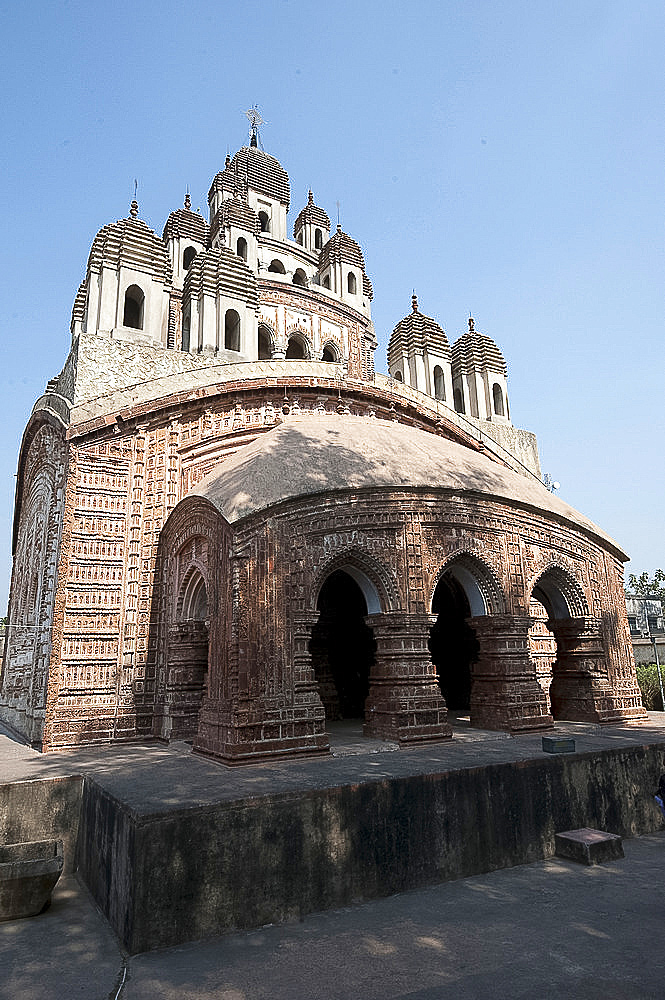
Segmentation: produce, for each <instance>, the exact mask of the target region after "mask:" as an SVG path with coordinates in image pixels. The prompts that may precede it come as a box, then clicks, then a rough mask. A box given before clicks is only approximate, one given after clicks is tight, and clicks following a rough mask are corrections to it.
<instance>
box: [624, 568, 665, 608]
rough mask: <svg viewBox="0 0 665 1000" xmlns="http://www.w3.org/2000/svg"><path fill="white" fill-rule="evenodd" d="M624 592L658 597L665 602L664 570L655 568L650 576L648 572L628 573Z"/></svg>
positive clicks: (638, 595)
mask: <svg viewBox="0 0 665 1000" xmlns="http://www.w3.org/2000/svg"><path fill="white" fill-rule="evenodd" d="M626 593H627V594H634V595H635V597H659V598H660V600H661V603H663V604H665V572H663V570H662V569H657V570H656V572H655V573H654V575H653V576H652V577H650V576H649V574H648V573H640V575H639V576H635V574H634V573H629V575H628V586H627V587H626Z"/></svg>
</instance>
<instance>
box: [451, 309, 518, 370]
mask: <svg viewBox="0 0 665 1000" xmlns="http://www.w3.org/2000/svg"><path fill="white" fill-rule="evenodd" d="M452 364H453V375H457V374H458V373H459V374H461V373H466V372H471V371H482V370H483V369H486V370H488V371H492V372H500V373H501V375H507V374H508V372H507V369H506V361H505V358H504V356H503V354H502V353H501V351H500V350H499V348H498V347H497V346H496V344H495V343H494V341H493V340H492V338H491V337H486V336H485V334H484V333H478V331H477V330H476V329H474V325H473V319H470V320H469V331H468V333H464V334H462V336H461V337H460V338H459V339H458V340H456V341H455V343H454V344H453V347H452Z"/></svg>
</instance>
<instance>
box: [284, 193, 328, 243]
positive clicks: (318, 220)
mask: <svg viewBox="0 0 665 1000" xmlns="http://www.w3.org/2000/svg"><path fill="white" fill-rule="evenodd" d="M307 222H309V223H311V225H313V226H321V228H322V229H327V230H328V232H330V219H329V218H328V215H327V214H326V212H324V211H323V209H322V208H319V206H318V205H315V204H314V195H313V194H312V192H311V191H310V192H309V194H308V196H307V204H306V205H305V207H304V208H302V209H301V210H300V212H299V213H298V218H297V219H296V221H295V222H294V223H293V235H294V237H295V235H296V233H297V232H299V231H300V230H301V229H302V227H303V226H304V225H305V223H307Z"/></svg>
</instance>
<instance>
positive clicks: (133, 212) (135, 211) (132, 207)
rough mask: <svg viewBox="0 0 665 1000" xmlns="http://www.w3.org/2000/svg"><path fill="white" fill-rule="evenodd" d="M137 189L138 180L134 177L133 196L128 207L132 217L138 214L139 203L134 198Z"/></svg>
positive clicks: (136, 216) (134, 217)
mask: <svg viewBox="0 0 665 1000" xmlns="http://www.w3.org/2000/svg"><path fill="white" fill-rule="evenodd" d="M138 189H139V182H138V181H137V179H136V177H135V178H134V198H133V200H132V203H131V205H130V207H129V214H130V215H131V217H132V219H136V218H138V214H139V203H138V201H137V200H136V195H137V192H138Z"/></svg>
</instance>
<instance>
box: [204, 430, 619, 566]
mask: <svg viewBox="0 0 665 1000" xmlns="http://www.w3.org/2000/svg"><path fill="white" fill-rule="evenodd" d="M381 487H384V488H399V489H412V490H417V491H422V490H426V491H432V490H446V491H449V492H452V493H454V494H456V495H459V494H460V493H473V494H475V495H481V496H484V497H487V498H488V499H489V498H491V499H498V500H500V501H504V502H506V503H507V504H517V505H519V506H522V507H529V508H531V509H535V510H536V511H538V512H539V513H542V514H544V515H546V516H553V517H556V518H559V519H563V520H564V521H567V522H570V523H571V524H572V525H574V526H575V527H577V528H582V529H583V530H584V531H587V532H589V533H591V534H593V535H594V536H595V537H596V538H597V539H600V540H601V542H603V543H604V544H605V545H611V546H612V548H613V549H614V550H615V551H616V552H620V551H621V550H620V549H619V548H618V546H617V544H616V542H614V541H613V540H612V539H611V538H610V537H609V536H608V535H606V534H605V533H604V532H603V531H601V529H600V528H598V527H597V526H596V525H595V524H593V522H592V521H590V520H588V518H586V517H584V515H583V514H580V513H578V511H576V510H575V509H574V508H573V507H570V506H569V505H568V504H566V503H564V502H563V501H562V500H560V499H559V498H558V497H556V496H554V495H553V494H552V493H550V492H549V491H548V490H547V489H546V488H545V487H544V486H543V485H542V483H540V482H539V481H538V480H537V479H535V477H534V478H532V477H530V476H523V475H521V474H520V473H518V472H513V471H512V470H511V469H508V468H506V467H505V466H503V465H501V464H500V463H499V462H496V461H494V460H492V459H490V458H488V457H487V456H486V455H482V454H480V453H479V452H476V451H473V450H472V449H470V448H466V447H465V446H464V445H461V444H457V443H456V442H454V441H450V440H449V439H448V438H444V437H441V436H439V435H437V434H431V433H429V432H427V431H423V430H420V429H419V428H417V427H408V426H406V425H405V424H397V423H386V421H383V420H376V419H374V420H373V419H370V418H369V417H355V416H338V415H336V414H335V415H333V414H326V415H320V416H319V415H315V416H302V417H299V418H291V419H289V420H287V421H286V422H285V423H282V424H280V425H278V426H277V427H276V428H275V429H274V430H272V431H269V432H268V433H266V434H263V435H261V436H260V437H259V438H257V439H256V440H255V441H253V442H252V443H251V444H249V445H246V446H245V447H244V448H241V449H240V450H239V451H238V452H236V453H235V454H234V455H232V456H231V457H230V458H228V459H226V460H225V461H224V462H223V463H221V464H220V465H218V466H217V467H216V468H215V469H213V471H212V472H210V473H209V474H208V475H207V476H206V477H205V478H204V479H203V480H202V481H201V482H200V483H199V484H198V485H197V487H196V488H195V489H194V490H193V491H192V494H190V495H195V496H201V497H205V498H206V499H207V500H209V501H210V503H212V504H213V505H214V506H215V507H217V509H218V510H219V511H220V512H221V513H222V514H223V515H224V517H225V518H226V520H227V521H229V522H234V521H238V520H240V519H241V518H243V517H247V516H248V515H250V514H253V513H255V512H256V511H260V510H264V509H265V508H267V507H270V506H272V505H273V504H276V503H279V502H280V501H282V500H288V499H293V498H296V497H303V496H307V495H308V494H316V493H324V492H329V491H331V490H333V491H334V490H348V489H352V490H356V489H372V488H381Z"/></svg>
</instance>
